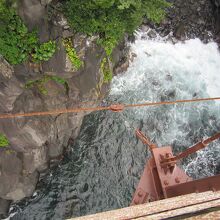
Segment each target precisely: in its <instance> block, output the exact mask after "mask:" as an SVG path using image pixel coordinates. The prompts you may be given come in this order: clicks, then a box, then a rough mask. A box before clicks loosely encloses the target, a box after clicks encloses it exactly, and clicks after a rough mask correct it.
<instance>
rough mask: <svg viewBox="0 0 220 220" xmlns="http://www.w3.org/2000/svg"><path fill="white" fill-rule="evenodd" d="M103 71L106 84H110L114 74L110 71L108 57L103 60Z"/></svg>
mask: <svg viewBox="0 0 220 220" xmlns="http://www.w3.org/2000/svg"><path fill="white" fill-rule="evenodd" d="M101 71H102V74H103V81H104V83H108V82H110V81H111V80H112V77H113V74H112V71H111V70H110V67H109V64H108V60H107V58H106V57H105V58H103V60H102V62H101Z"/></svg>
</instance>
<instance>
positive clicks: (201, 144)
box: [169, 133, 220, 161]
mask: <svg viewBox="0 0 220 220" xmlns="http://www.w3.org/2000/svg"><path fill="white" fill-rule="evenodd" d="M218 138H220V133H217V134H215V135H213V136H212V137H209V138H207V139H205V140H203V141H201V142H199V143H197V144H195V145H194V146H192V147H190V148H188V149H187V150H185V151H183V152H182V153H180V154H178V155H177V156H175V157H173V158H171V159H169V160H170V161H177V160H181V159H183V158H185V157H188V156H189V155H190V154H193V153H195V152H197V151H199V150H201V149H203V148H205V147H206V146H207V145H208V144H209V143H211V142H213V141H215V140H216V139H218Z"/></svg>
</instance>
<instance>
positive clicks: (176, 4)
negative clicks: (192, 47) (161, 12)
mask: <svg viewBox="0 0 220 220" xmlns="http://www.w3.org/2000/svg"><path fill="white" fill-rule="evenodd" d="M169 2H171V3H172V4H173V5H172V7H171V8H169V9H168V10H167V17H166V19H165V20H164V21H162V22H161V24H160V25H158V26H153V27H154V28H155V29H156V30H157V31H158V32H159V33H160V34H161V35H162V36H166V35H167V34H168V33H170V32H173V33H174V36H175V37H176V38H178V39H180V40H185V39H192V38H196V37H197V38H200V39H201V40H203V41H204V42H207V41H208V40H209V39H211V38H213V36H212V35H214V33H215V26H214V16H213V5H212V2H211V1H210V0H196V1H194V0H185V1H182V0H169Z"/></svg>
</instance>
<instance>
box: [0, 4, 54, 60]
mask: <svg viewBox="0 0 220 220" xmlns="http://www.w3.org/2000/svg"><path fill="white" fill-rule="evenodd" d="M54 44H55V42H53V43H52V41H49V42H47V43H44V44H40V42H39V39H38V37H37V32H36V31H32V32H28V29H27V27H26V26H25V24H24V23H23V21H22V20H21V18H20V17H19V16H18V15H17V14H16V11H15V9H14V8H13V7H11V5H7V4H6V1H5V0H0V54H2V56H3V57H4V58H5V59H6V60H7V61H8V62H9V63H10V64H20V63H23V62H25V61H27V60H28V59H29V57H30V56H31V55H32V54H33V56H36V61H39V60H40V59H42V58H43V59H42V60H48V59H49V58H50V57H51V56H52V55H53V54H52V53H54V52H55V50H54ZM35 54H36V55H35Z"/></svg>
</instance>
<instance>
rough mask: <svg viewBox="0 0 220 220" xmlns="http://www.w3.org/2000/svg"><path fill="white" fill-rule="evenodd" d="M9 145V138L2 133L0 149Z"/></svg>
mask: <svg viewBox="0 0 220 220" xmlns="http://www.w3.org/2000/svg"><path fill="white" fill-rule="evenodd" d="M8 145H9V141H8V139H7V137H6V136H5V135H4V134H2V133H0V147H7V146H8Z"/></svg>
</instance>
